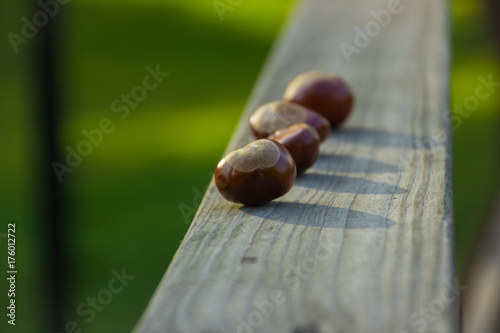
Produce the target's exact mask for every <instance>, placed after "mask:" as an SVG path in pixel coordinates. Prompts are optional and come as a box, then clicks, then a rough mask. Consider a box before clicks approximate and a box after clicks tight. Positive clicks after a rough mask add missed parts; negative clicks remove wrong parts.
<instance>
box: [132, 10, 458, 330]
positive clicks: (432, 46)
mask: <svg viewBox="0 0 500 333" xmlns="http://www.w3.org/2000/svg"><path fill="white" fill-rule="evenodd" d="M388 3H390V1H381V0H376V1H374V0H370V1H368V0H363V1H352V0H338V1H329V0H314V1H312V0H309V1H308V0H305V1H301V2H298V3H297V6H296V8H295V10H294V14H293V15H292V16H291V18H290V19H289V22H288V23H287V25H286V27H285V29H284V33H283V34H282V36H281V37H280V39H279V41H278V42H277V43H276V45H275V47H274V49H273V51H272V54H271V56H270V59H269V60H268V62H267V64H266V66H265V67H264V69H263V71H262V74H261V77H260V79H259V81H258V83H257V85H256V88H255V89H254V92H253V94H252V96H251V98H250V101H249V103H248V105H247V107H246V111H245V113H244V115H243V116H242V119H241V121H240V123H239V125H238V127H237V130H236V132H235V134H234V137H233V139H232V141H231V143H230V144H229V146H228V149H227V152H229V151H231V150H234V149H236V148H239V147H242V146H244V145H245V144H247V143H248V142H250V141H252V140H253V139H252V137H251V135H250V131H249V128H248V118H249V116H250V114H251V113H252V112H253V111H254V110H255V109H256V108H257V107H258V106H259V105H261V104H263V103H265V102H270V101H273V100H277V99H280V98H281V96H282V94H283V92H284V90H285V87H286V85H287V84H288V83H289V82H290V81H291V80H292V79H293V78H294V77H295V76H296V75H298V74H300V73H302V72H305V71H308V70H311V69H320V70H327V71H331V72H333V73H337V74H339V75H340V76H342V77H343V78H345V79H346V80H347V81H348V82H349V83H350V84H351V86H352V87H353V89H354V91H355V93H356V96H357V101H356V107H355V110H354V113H353V115H352V117H351V118H350V119H349V121H348V122H347V123H346V124H345V126H343V127H342V128H341V129H340V130H338V131H335V132H332V134H331V136H330V138H329V139H328V140H327V142H326V143H325V144H323V146H322V149H321V157H320V159H319V161H318V162H317V164H316V165H315V166H314V167H313V168H312V169H310V170H309V171H308V172H306V173H305V174H304V175H302V176H300V177H299V178H298V179H297V182H296V185H295V187H294V188H293V189H292V190H291V191H290V192H289V193H288V194H287V195H285V196H284V197H282V198H281V199H279V200H276V201H275V202H272V203H269V204H267V205H265V206H262V207H257V208H247V207H242V206H240V205H235V204H232V203H229V202H226V201H225V200H224V199H223V198H222V197H221V196H220V195H219V193H218V192H217V190H216V188H215V187H214V185H213V183H212V184H211V185H210V187H209V189H208V190H207V193H206V196H205V198H204V200H203V202H202V204H201V206H200V208H199V210H198V213H197V214H196V217H195V218H194V221H193V223H192V225H191V228H190V229H189V231H188V233H187V235H186V237H185V239H184V241H183V243H182V246H181V247H180V248H179V250H178V252H177V253H176V255H175V257H174V259H173V261H172V263H171V264H170V267H169V268H168V271H167V273H166V275H165V277H164V279H163V281H162V282H161V284H160V286H159V287H158V289H157V291H156V294H155V295H154V297H153V299H152V301H151V303H150V304H149V306H148V308H147V310H146V312H145V313H144V315H143V317H142V319H141V320H140V322H139V323H138V325H137V327H136V332H171V333H174V332H175V333H180V332H186V333H187V332H190V333H215V332H217V333H221V332H222V333H224V332H228V333H229V332H231V333H233V332H273V333H285V332H287V333H298V332H302V333H305V332H314V333H318V332H321V333H332V332H370V333H373V332H384V333H391V332H394V333H395V332H398V333H400V332H433V333H436V332H457V331H458V316H457V312H458V311H457V301H456V293H454V292H455V288H454V282H455V257H454V222H453V200H452V182H451V179H452V177H451V176H452V175H451V155H450V154H451V132H450V124H449V121H448V113H449V106H448V89H449V82H448V80H449V45H448V43H449V41H448V40H449V36H448V25H447V13H448V7H447V2H446V1H440V0H418V1H411V0H406V1H405V0H401V2H400V8H402V11H401V12H400V13H399V14H394V15H392V17H391V21H390V23H389V24H387V26H386V27H382V28H381V29H380V31H379V33H378V34H376V35H375V36H374V37H373V38H371V41H370V43H369V44H368V45H367V46H366V47H364V48H360V49H359V51H360V52H359V53H355V54H353V55H352V59H351V60H352V61H351V62H350V63H349V62H348V61H347V59H346V58H345V57H344V55H343V54H342V51H341V48H340V45H341V43H342V42H345V43H349V44H351V45H355V44H354V43H355V42H354V37H355V32H354V30H353V29H354V28H355V27H360V28H361V29H363V30H364V28H365V25H366V24H367V23H369V22H370V21H374V20H375V19H374V17H373V16H372V14H370V12H371V11H372V10H375V11H380V10H382V9H386V8H387V5H388ZM369 25H370V24H369ZM214 168H215V166H214ZM419 311H420V312H419ZM422 311H423V312H422Z"/></svg>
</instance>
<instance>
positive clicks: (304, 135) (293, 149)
mask: <svg viewBox="0 0 500 333" xmlns="http://www.w3.org/2000/svg"><path fill="white" fill-rule="evenodd" d="M268 139H272V140H276V141H278V142H279V143H281V144H282V145H283V146H285V148H286V149H288V151H289V152H290V154H291V155H292V157H293V160H294V161H295V165H296V167H297V173H302V172H304V171H305V170H307V169H309V168H310V167H311V166H312V165H313V164H314V163H316V161H317V160H318V157H319V144H320V141H319V134H318V132H316V130H315V129H314V128H312V127H311V126H310V125H308V124H295V125H292V126H290V127H287V128H284V129H282V130H279V131H276V132H274V133H273V134H271V135H270V136H269V137H268Z"/></svg>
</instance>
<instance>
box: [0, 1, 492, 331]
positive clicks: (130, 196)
mask: <svg viewBox="0 0 500 333" xmlns="http://www.w3.org/2000/svg"><path fill="white" fill-rule="evenodd" d="M453 5H454V6H453V16H454V33H453V48H454V49H453V58H454V62H453V79H452V102H453V103H462V102H463V100H464V98H465V97H467V96H469V95H472V94H474V91H475V88H476V86H477V85H478V81H477V77H478V76H483V77H488V76H489V75H490V74H492V75H493V78H497V80H496V81H498V78H500V71H499V62H498V59H497V57H496V55H495V52H494V47H493V42H492V39H491V38H490V37H489V36H490V35H489V32H488V27H487V25H486V24H485V21H486V18H485V17H486V16H485V15H486V13H487V11H488V8H487V3H486V1H485V0H482V1H479V0H457V1H454V3H453ZM291 6H292V1H291V0H274V1H272V2H271V1H269V0H252V1H243V3H242V4H241V5H239V6H237V7H236V8H235V9H234V11H233V12H228V13H226V15H225V17H226V18H225V20H224V21H223V22H221V21H220V19H219V17H218V15H217V13H216V11H215V10H214V8H213V5H212V1H189V2H187V1H174V0H163V1H158V0H143V1H139V0H123V1H118V0H101V1H97V0H72V1H71V2H70V3H69V4H67V5H64V6H62V7H61V10H62V11H63V12H64V14H63V15H61V16H60V17H59V19H60V37H61V50H60V51H61V63H60V70H61V81H62V88H63V91H62V96H63V101H64V114H63V119H62V134H61V137H60V143H61V149H64V147H65V146H66V145H69V146H71V147H73V148H74V147H75V146H76V145H77V143H78V142H79V141H80V140H82V139H84V136H83V134H82V133H81V131H82V130H83V129H87V130H91V129H94V128H96V127H97V126H98V124H99V122H100V120H101V119H102V118H103V117H108V118H110V119H112V120H113V123H114V124H115V125H116V129H115V131H114V132H113V133H112V134H108V135H106V136H105V137H104V139H103V142H102V144H100V145H99V146H97V147H94V149H93V152H92V154H90V155H89V156H88V157H85V158H84V160H83V162H82V164H81V165H80V166H78V167H77V168H76V169H75V170H74V172H73V173H71V174H66V175H65V176H64V177H65V178H64V182H63V185H64V199H65V203H66V204H67V207H66V210H65V212H66V213H65V214H66V215H65V216H66V224H67V225H66V226H67V233H66V237H65V240H66V242H67V245H68V249H67V257H68V258H69V265H70V267H69V273H70V276H69V280H68V282H69V285H68V291H67V298H68V299H67V300H68V307H67V311H66V313H65V318H67V321H75V322H76V323H77V324H78V325H79V328H81V329H82V331H83V332H128V331H130V330H131V329H132V327H133V326H134V324H135V323H136V321H137V320H138V318H139V316H140V314H141V312H142V311H143V310H144V308H145V306H146V304H147V302H148V300H149V299H150V297H151V295H152V294H153V292H154V290H155V288H156V286H157V285H158V283H159V281H160V279H161V277H162V275H163V273H164V271H165V269H166V267H167V266H168V264H169V262H170V260H171V258H172V256H173V254H174V252H175V250H176V249H177V247H178V245H179V243H180V241H181V240H182V238H183V235H184V233H185V232H186V230H187V228H188V226H189V223H190V221H191V219H192V217H193V213H194V212H195V211H196V208H197V206H198V204H199V200H200V193H203V191H204V188H205V186H206V185H207V184H208V182H209V181H210V178H211V172H212V171H213V169H214V166H215V165H216V163H217V162H218V160H219V158H220V157H221V154H222V153H223V151H224V148H225V146H226V144H227V142H228V140H229V138H230V135H231V133H232V131H233V129H234V127H235V125H236V122H237V120H238V119H239V116H240V113H241V111H242V110H243V106H244V104H245V102H246V99H247V97H248V94H249V92H250V91H251V88H252V86H253V84H254V83H255V80H256V77H257V75H258V73H259V71H260V69H261V67H262V65H263V62H264V60H265V58H266V56H267V54H268V52H269V49H270V47H271V45H272V44H273V41H274V39H275V38H276V36H277V34H278V32H279V29H280V27H281V25H282V24H283V22H284V20H285V19H286V17H287V14H288V12H289V10H290V9H291ZM32 8H33V7H32V6H30V4H26V3H24V2H21V1H4V2H2V3H1V4H0V24H1V34H2V36H6V35H7V33H8V32H10V31H14V32H19V31H20V28H21V25H22V22H21V21H20V18H21V17H22V16H28V17H30V13H31V12H32ZM31 44H32V43H29V44H28V45H21V46H20V52H19V54H15V53H14V52H13V50H12V47H11V45H10V43H9V41H8V39H7V38H3V42H2V43H0V60H1V62H0V73H1V78H2V79H1V81H0V107H1V116H2V117H1V120H0V132H1V133H2V140H1V141H0V149H1V151H2V163H0V185H1V189H2V191H1V192H0V217H1V221H2V227H1V228H2V229H0V237H1V236H2V235H1V233H6V232H7V227H6V226H7V223H9V221H16V222H17V237H18V248H17V251H18V252H17V260H18V267H19V274H18V293H17V297H16V299H17V302H18V317H17V319H18V325H17V326H16V327H15V330H12V331H16V332H46V330H44V329H41V328H43V327H45V326H44V325H45V324H46V319H47V311H48V309H47V308H46V304H47V301H46V297H50V296H48V295H46V294H45V292H46V290H45V289H44V281H43V279H42V276H43V274H44V272H45V270H46V267H45V264H44V261H43V256H42V252H43V251H44V248H43V244H44V240H43V239H41V236H40V235H41V234H42V233H41V226H40V225H39V220H40V219H39V214H40V204H41V201H40V199H39V198H38V195H39V193H40V188H39V186H38V185H39V181H38V179H37V177H38V174H37V170H36V168H37V166H38V165H37V163H38V161H39V159H40V153H39V148H40V147H39V141H40V139H39V136H40V129H39V128H38V126H39V123H38V119H39V118H38V116H37V115H36V114H35V111H33V110H34V108H35V106H36V105H35V101H34V100H33V95H34V83H33V66H32V63H31V60H32V56H33V55H32V54H31V53H30V52H32V51H33V45H31ZM156 64H160V67H161V69H162V70H163V71H166V72H169V73H170V76H169V77H168V78H166V79H165V81H164V82H163V83H161V84H160V85H159V87H158V88H157V89H155V90H153V91H151V92H149V94H148V97H147V98H146V99H145V100H144V101H143V102H141V103H140V105H139V106H138V107H137V108H135V109H133V110H131V113H130V115H129V117H127V118H126V119H124V120H120V119H119V118H118V115H117V114H114V113H112V112H111V108H110V105H111V102H112V101H113V100H115V99H116V98H120V95H121V94H122V93H129V92H130V90H131V89H132V88H133V87H134V86H136V85H139V84H141V83H142V79H143V77H144V76H145V75H146V70H145V67H146V66H151V67H153V68H154V67H155V66H156ZM499 96H500V95H499V94H498V93H495V94H494V95H493V96H492V97H490V98H489V99H487V100H485V101H482V102H481V105H480V107H479V108H478V109H477V110H476V111H474V112H473V113H472V114H471V116H470V117H469V118H466V119H463V122H462V124H461V125H460V126H459V127H458V128H457V129H456V131H455V136H454V178H455V212H456V225H457V231H456V233H457V259H458V267H459V272H460V274H461V275H462V276H463V275H464V272H465V270H466V267H467V264H468V262H469V261H470V259H471V255H472V254H473V250H474V248H475V245H476V244H477V242H478V239H479V236H480V234H481V231H482V229H483V227H484V224H485V221H486V220H487V217H488V213H489V210H490V208H491V205H492V204H493V199H494V194H495V193H496V190H497V188H498V186H497V185H498V180H499V177H498V170H499V165H500V161H499V154H498V151H499V149H498V148H499V147H498V145H499V142H500V141H499V137H498V131H497V128H498V125H499V124H500V122H499V115H500V113H499V106H500V99H499ZM0 241H2V242H1V243H0V248H1V249H2V250H1V251H2V253H3V252H4V247H5V245H6V242H5V240H4V239H3V238H0ZM0 260H2V264H1V266H0V267H2V271H3V268H4V267H5V266H4V264H5V263H4V262H3V261H4V259H0ZM123 267H124V268H125V269H126V272H127V274H129V275H133V276H135V279H134V280H132V281H130V283H129V285H128V286H126V287H125V288H124V290H123V292H121V293H119V294H116V295H114V296H113V301H112V302H110V303H109V304H108V305H106V306H105V307H104V308H103V310H102V312H98V313H96V316H95V319H93V320H92V321H91V322H90V323H87V322H86V321H85V319H87V318H88V316H80V315H79V314H77V312H76V308H77V306H78V305H79V304H80V303H81V302H85V301H86V299H87V297H96V294H97V293H98V292H99V291H100V290H101V289H103V288H107V285H108V282H109V280H110V279H111V278H112V276H113V275H112V273H111V271H112V270H113V269H115V270H117V271H121V269H122V268H123ZM6 287H7V286H6V284H5V282H4V279H1V282H0V288H1V294H2V298H1V299H2V304H1V306H2V307H4V306H6V302H5V301H3V300H4V297H5V295H4V292H3V290H6ZM4 303H5V304H4ZM5 329H11V327H7V324H6V323H5V320H2V321H1V323H0V331H2V332H4V331H6V330H5ZM7 331H8V332H9V330H7Z"/></svg>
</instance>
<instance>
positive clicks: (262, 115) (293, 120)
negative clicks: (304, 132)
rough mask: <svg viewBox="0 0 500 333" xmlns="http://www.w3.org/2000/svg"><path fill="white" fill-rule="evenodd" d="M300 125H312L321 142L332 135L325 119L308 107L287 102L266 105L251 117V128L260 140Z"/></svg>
mask: <svg viewBox="0 0 500 333" xmlns="http://www.w3.org/2000/svg"><path fill="white" fill-rule="evenodd" d="M299 123H306V124H309V125H311V126H312V127H313V128H314V129H315V130H316V131H317V132H318V134H319V136H320V140H321V142H323V141H325V140H326V139H327V138H328V136H329V135H330V131H331V127H330V123H329V122H328V120H327V119H326V118H325V117H323V116H322V115H320V114H319V113H317V112H314V111H312V110H310V109H308V108H306V107H303V106H301V105H298V104H294V103H290V102H286V101H276V102H271V103H267V104H264V105H262V106H261V107H259V108H258V109H257V110H256V111H255V112H254V114H253V115H252V116H251V117H250V128H251V130H252V132H253V134H254V135H255V137H256V138H258V139H260V138H267V137H268V136H269V135H271V134H272V133H274V132H275V131H277V130H280V129H283V128H287V127H290V126H292V125H295V124H299Z"/></svg>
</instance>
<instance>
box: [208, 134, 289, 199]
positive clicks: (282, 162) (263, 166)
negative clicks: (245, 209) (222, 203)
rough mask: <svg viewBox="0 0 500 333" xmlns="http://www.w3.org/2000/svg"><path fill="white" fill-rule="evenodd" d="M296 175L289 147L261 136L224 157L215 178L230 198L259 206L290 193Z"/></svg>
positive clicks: (223, 193)
mask: <svg viewBox="0 0 500 333" xmlns="http://www.w3.org/2000/svg"><path fill="white" fill-rule="evenodd" d="M296 175H297V170H296V168H295V162H294V160H293V158H292V155H290V153H289V152H288V150H287V149H286V148H285V147H283V145H282V144H281V143H279V142H277V141H274V140H269V139H261V140H257V141H254V142H252V143H250V144H248V145H246V146H245V147H243V148H241V149H238V150H235V151H233V152H231V153H229V154H228V155H227V156H226V157H224V158H223V159H222V160H221V161H220V162H219V164H218V165H217V169H216V170H215V176H214V177H215V185H217V189H218V190H219V192H220V193H221V194H222V196H223V197H224V198H226V199H227V200H228V201H231V202H236V203H242V204H244V205H248V206H257V205H261V204H264V203H266V202H268V201H271V200H273V199H276V198H279V197H281V196H282V195H284V194H285V193H287V192H288V191H289V190H290V189H291V188H292V186H293V184H294V183H295V177H296Z"/></svg>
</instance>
